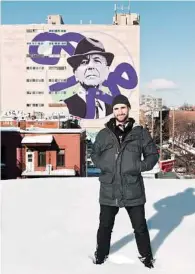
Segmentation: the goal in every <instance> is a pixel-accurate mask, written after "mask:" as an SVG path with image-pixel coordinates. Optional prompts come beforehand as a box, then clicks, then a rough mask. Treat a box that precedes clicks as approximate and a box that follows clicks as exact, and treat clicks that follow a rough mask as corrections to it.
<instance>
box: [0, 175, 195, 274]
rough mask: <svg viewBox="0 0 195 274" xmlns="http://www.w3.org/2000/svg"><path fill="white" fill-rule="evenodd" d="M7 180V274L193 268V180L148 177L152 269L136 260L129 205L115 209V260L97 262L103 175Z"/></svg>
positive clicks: (169, 273)
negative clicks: (95, 263) (153, 266)
mask: <svg viewBox="0 0 195 274" xmlns="http://www.w3.org/2000/svg"><path fill="white" fill-rule="evenodd" d="M1 185H2V187H1V203H0V205H1V256H0V258H1V270H2V272H1V273H2V274H27V273H28V274H66V273H67V274H92V273H93V274H118V273H119V272H120V273H123V274H129V273H133V274H144V273H148V271H153V272H154V273H156V274H162V273H163V274H183V273H188V274H192V273H194V269H195V260H194V254H195V233H194V228H195V180H183V179H182V180H174V179H171V180H169V179H165V180H163V179H156V180H155V179H145V188H146V194H147V203H146V218H147V222H148V227H149V231H150V237H151V242H152V248H153V251H154V253H155V258H156V264H155V268H154V269H152V270H151V269H147V268H145V267H144V266H143V264H142V263H141V262H140V261H139V260H138V252H137V248H136V244H135V239H134V235H133V230H132V227H131V223H130V220H129V219H128V215H127V213H126V211H125V209H120V210H119V213H118V215H117V216H116V221H115V226H114V229H113V234H112V242H111V255H110V259H109V260H108V261H107V262H106V263H105V264H104V265H94V264H93V263H92V260H91V259H90V256H92V255H93V252H94V250H95V246H96V232H97V228H98V221H99V203H98V195H99V182H98V178H91V177H90V178H47V179H43V178H40V179H22V180H20V179H18V180H5V181H1ZM1 185H0V186H1Z"/></svg>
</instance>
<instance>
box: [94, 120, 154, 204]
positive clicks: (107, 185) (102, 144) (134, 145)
mask: <svg viewBox="0 0 195 274" xmlns="http://www.w3.org/2000/svg"><path fill="white" fill-rule="evenodd" d="M130 122H131V123H132V127H131V129H130V130H129V132H128V133H127V134H126V136H125V139H124V141H123V143H122V144H121V145H120V144H119V141H118V139H117V137H116V135H115V134H114V132H115V131H114V124H115V119H113V118H112V119H111V120H110V121H109V122H108V123H107V124H106V127H105V128H104V129H102V130H101V131H100V132H99V133H98V134H97V136H96V140H95V142H94V144H93V148H92V153H91V159H92V161H93V163H94V164H95V166H96V167H97V168H100V170H101V174H100V177H99V180H100V196H99V202H100V204H105V205H111V206H119V207H124V206H136V205H140V204H144V203H145V202H146V197H145V188H144V182H143V177H142V175H141V172H144V171H149V170H151V169H152V168H153V167H154V166H155V164H156V163H157V161H158V158H159V155H158V151H157V148H156V145H155V143H154V142H153V140H152V138H151V136H150V133H149V132H148V130H147V129H144V128H143V127H142V126H139V125H136V124H135V123H134V122H135V121H134V119H132V118H130ZM142 155H143V158H142ZM142 159H143V160H142Z"/></svg>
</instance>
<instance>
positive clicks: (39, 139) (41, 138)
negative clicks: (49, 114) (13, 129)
mask: <svg viewBox="0 0 195 274" xmlns="http://www.w3.org/2000/svg"><path fill="white" fill-rule="evenodd" d="M52 141H53V136H52V135H35V136H25V137H24V138H23V139H22V144H51V143H52Z"/></svg>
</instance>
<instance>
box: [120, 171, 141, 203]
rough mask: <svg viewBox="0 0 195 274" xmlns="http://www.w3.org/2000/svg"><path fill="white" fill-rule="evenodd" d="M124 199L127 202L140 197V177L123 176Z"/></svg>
mask: <svg viewBox="0 0 195 274" xmlns="http://www.w3.org/2000/svg"><path fill="white" fill-rule="evenodd" d="M123 182H124V183H123V188H124V197H125V199H127V200H133V199H139V198H141V197H142V195H143V194H144V193H143V187H142V183H141V179H140V176H139V175H137V176H133V175H130V174H128V175H124V181H123Z"/></svg>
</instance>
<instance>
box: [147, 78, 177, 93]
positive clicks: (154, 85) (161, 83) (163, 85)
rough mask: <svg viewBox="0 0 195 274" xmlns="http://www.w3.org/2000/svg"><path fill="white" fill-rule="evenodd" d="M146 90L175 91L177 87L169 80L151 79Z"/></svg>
mask: <svg viewBox="0 0 195 274" xmlns="http://www.w3.org/2000/svg"><path fill="white" fill-rule="evenodd" d="M147 88H149V89H152V90H158V91H159V90H168V89H177V88H178V86H177V85H176V84H175V83H174V82H173V81H170V80H166V79H153V80H152V81H151V82H150V83H148V84H147Z"/></svg>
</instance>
